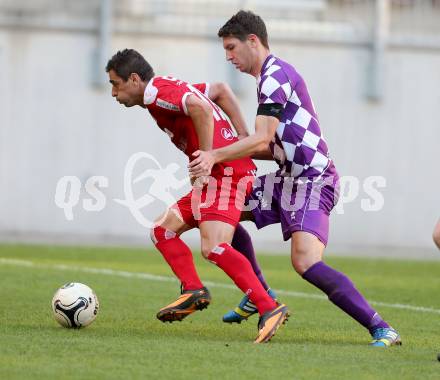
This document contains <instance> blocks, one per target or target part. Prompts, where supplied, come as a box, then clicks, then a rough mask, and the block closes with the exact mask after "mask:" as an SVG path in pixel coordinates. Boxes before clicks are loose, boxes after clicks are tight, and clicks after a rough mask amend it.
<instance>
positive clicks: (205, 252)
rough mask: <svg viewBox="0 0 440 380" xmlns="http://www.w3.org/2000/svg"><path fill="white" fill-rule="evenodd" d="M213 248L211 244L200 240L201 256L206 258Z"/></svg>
mask: <svg viewBox="0 0 440 380" xmlns="http://www.w3.org/2000/svg"><path fill="white" fill-rule="evenodd" d="M213 248H214V246H213V245H211V244H207V243H205V244H204V243H203V242H202V249H201V250H202V256H203V257H204V258H205V259H207V258H208V256H209V254H210V253H211V251H212V249H213Z"/></svg>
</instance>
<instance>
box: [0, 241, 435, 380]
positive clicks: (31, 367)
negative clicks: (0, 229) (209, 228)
mask: <svg viewBox="0 0 440 380" xmlns="http://www.w3.org/2000/svg"><path fill="white" fill-rule="evenodd" d="M259 258H260V263H261V264H262V267H263V270H264V273H265V275H266V278H267V279H268V280H269V282H270V284H271V286H272V287H273V288H275V289H280V290H284V291H285V292H283V291H281V292H280V293H281V297H280V298H281V299H282V301H283V302H285V303H287V304H288V305H289V307H290V309H291V311H292V312H293V315H292V317H291V318H290V320H289V322H288V323H287V324H286V325H285V326H283V327H282V328H281V329H280V330H279V331H278V333H277V335H276V336H275V337H274V338H273V339H272V341H271V342H270V343H268V344H264V345H254V344H253V343H252V341H253V339H254V338H255V336H256V333H257V329H256V323H257V317H255V316H254V317H252V318H251V319H250V320H249V321H247V322H246V323H242V324H241V325H225V324H224V323H223V322H222V321H221V317H222V315H223V313H224V312H225V311H227V310H228V309H229V308H230V307H232V306H235V304H236V303H237V302H238V301H239V299H240V298H241V294H240V292H239V291H238V290H235V289H232V288H230V287H228V286H230V284H231V281H230V280H229V279H228V278H227V277H226V275H224V274H223V273H222V272H221V271H220V269H218V268H216V267H215V266H214V265H212V264H210V263H208V262H205V261H203V260H202V259H200V258H199V257H196V262H197V266H198V268H199V273H200V275H201V277H202V279H203V280H204V281H206V282H208V281H209V282H211V286H210V289H211V293H212V296H213V302H212V304H211V305H210V307H209V308H208V309H207V310H204V311H201V312H196V313H194V314H193V315H191V316H189V317H188V318H186V319H185V320H184V321H183V322H181V323H179V322H175V323H173V324H163V323H161V322H159V321H158V320H156V318H155V314H156V312H157V310H158V309H159V308H160V307H162V306H164V305H165V304H167V303H168V302H171V301H172V300H174V299H175V298H176V296H177V295H178V290H179V284H178V283H177V282H175V281H172V280H171V276H172V274H171V271H170V270H169V268H168V267H167V266H166V265H165V263H164V262H163V260H162V257H161V256H160V254H158V253H156V252H155V251H150V250H141V249H122V248H121V249H116V248H115V249H111V248H73V247H69V248H66V247H45V246H23V245H1V246H0V378H1V379H8V380H10V379H55V378H57V379H63V380H64V379H157V378H161V379H239V378H246V379H278V378H283V379H341V378H342V379H356V380H358V379H399V380H400V379H439V378H440V362H438V361H437V358H436V357H437V353H439V352H440V330H439V327H440V295H439V293H440V280H439V278H440V262H422V261H419V262H417V261H399V260H385V259H381V260H368V259H361V258H357V259H356V258H353V259H349V258H329V259H328V260H327V262H328V263H329V264H330V265H333V266H334V267H335V268H336V269H339V270H341V271H343V272H345V273H346V274H348V275H349V276H350V277H351V279H352V280H353V281H354V282H355V284H356V285H357V287H358V288H359V289H360V290H361V291H362V292H363V293H364V294H365V296H366V297H367V298H368V299H369V300H372V301H375V302H377V303H376V304H375V305H376V307H377V310H378V312H379V313H380V314H381V315H382V316H383V317H384V318H385V319H386V320H388V321H389V322H390V323H391V324H392V325H393V326H394V327H395V328H397V329H398V330H399V332H400V333H401V335H402V339H403V346H401V347H392V348H390V349H377V348H371V347H368V342H369V338H370V337H369V335H368V333H367V332H366V331H365V330H364V329H363V328H362V327H360V326H359V325H358V324H357V323H356V322H354V321H353V320H351V319H350V318H349V317H348V316H346V315H345V314H343V313H342V312H341V311H340V310H339V309H337V308H336V307H335V306H333V304H331V303H330V302H328V301H327V300H325V299H324V298H320V297H316V295H320V294H321V293H320V292H319V291H318V290H316V289H315V288H313V287H312V286H311V285H309V284H308V283H306V282H305V281H304V280H302V279H301V278H300V277H299V276H298V275H297V274H295V273H294V271H293V270H292V268H291V266H290V262H289V258H288V257H286V256H264V255H261V256H259ZM105 269H107V271H105ZM139 273H146V274H150V275H155V276H148V275H142V274H139ZM73 281H76V282H83V283H85V284H87V285H89V286H90V287H92V288H93V289H94V290H95V292H96V293H97V295H98V297H99V301H100V304H101V308H100V311H99V313H98V317H97V319H96V321H95V322H94V323H93V324H92V325H91V326H89V327H87V328H85V329H80V330H69V329H65V328H62V327H61V326H59V325H58V324H57V323H56V322H55V320H54V319H53V317H52V312H51V308H50V301H51V299H52V296H53V294H54V292H55V291H56V289H57V288H58V287H59V286H61V285H63V284H64V283H66V282H73ZM289 292H291V293H289ZM294 292H297V293H294ZM411 306H419V307H421V308H420V309H418V308H411Z"/></svg>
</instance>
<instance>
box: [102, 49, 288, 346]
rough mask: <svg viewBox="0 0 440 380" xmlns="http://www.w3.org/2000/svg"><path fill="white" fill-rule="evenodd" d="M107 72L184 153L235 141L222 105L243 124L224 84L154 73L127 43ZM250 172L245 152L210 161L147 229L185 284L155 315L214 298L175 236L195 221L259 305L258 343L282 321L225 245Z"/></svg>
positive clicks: (171, 314) (166, 318) (119, 94)
mask: <svg viewBox="0 0 440 380" xmlns="http://www.w3.org/2000/svg"><path fill="white" fill-rule="evenodd" d="M106 71H107V72H108V74H109V79H110V83H111V84H112V96H113V97H115V98H116V100H117V101H118V102H119V103H121V104H123V105H125V106H126V107H132V106H135V105H138V106H141V107H143V108H146V109H147V110H148V111H149V112H150V114H151V115H152V117H153V118H154V119H155V120H156V123H157V125H158V126H159V127H160V128H161V129H162V130H163V131H164V132H166V133H167V134H168V136H169V137H170V139H171V142H172V143H173V144H175V145H176V147H178V148H179V149H180V150H182V151H183V152H184V153H185V154H186V155H187V156H188V157H191V155H192V154H193V153H194V152H195V151H197V150H199V149H205V150H209V149H211V148H221V147H224V146H227V145H229V144H231V143H233V142H235V141H238V138H237V137H236V136H235V134H234V132H233V130H232V124H231V122H230V121H229V120H228V119H227V117H226V116H225V114H224V112H223V109H224V111H225V112H226V114H227V115H230V120H231V121H232V122H233V123H234V124H235V126H236V128H237V130H238V131H239V130H240V127H239V126H240V125H244V124H245V123H244V121H243V120H240V118H241V117H242V116H241V115H240V114H237V112H234V111H233V109H234V107H238V102H237V101H236V100H235V99H233V98H232V102H231V101H230V99H231V96H229V97H228V99H226V102H223V101H222V98H221V97H220V96H218V89H222V88H223V87H222V86H221V85H219V84H216V85H214V86H212V89H210V88H209V85H208V84H206V83H202V84H195V85H191V84H189V83H187V82H184V81H182V80H179V79H176V78H172V77H168V76H165V77H163V76H155V74H154V72H153V69H152V68H151V66H150V65H149V63H148V62H147V61H146V60H145V59H144V57H143V56H142V55H141V54H139V53H138V52H137V51H135V50H132V49H125V50H123V51H119V52H118V53H116V54H115V55H114V56H113V57H112V58H111V59H110V60H109V62H108V64H107V67H106ZM215 91H217V94H216V93H215ZM209 98H211V99H213V100H214V101H216V102H217V104H219V105H221V106H223V109H221V108H220V107H219V106H218V105H217V104H215V103H214V102H213V101H211V100H210V99H209ZM254 172H255V165H254V163H253V162H252V160H251V159H250V158H249V157H242V158H239V159H234V160H227V161H224V162H222V163H220V164H216V165H214V166H213V167H212V171H211V173H210V174H211V175H210V177H209V178H208V180H209V182H208V183H207V184H206V183H199V184H198V186H194V187H193V189H192V190H191V191H190V192H189V194H187V195H186V196H184V197H183V198H181V199H180V200H179V201H178V202H177V203H176V204H175V205H173V206H172V207H171V208H170V209H169V210H167V212H166V213H165V215H163V217H161V218H160V221H159V222H157V224H156V225H155V227H154V228H152V230H151V239H152V241H153V243H154V244H155V246H156V248H157V249H158V250H159V251H160V252H161V254H162V255H163V257H164V259H165V260H166V262H167V263H168V264H169V266H170V267H171V269H172V270H173V272H174V274H175V275H176V277H177V278H178V279H179V280H180V282H181V284H182V288H181V295H180V297H179V298H178V299H177V300H176V301H174V302H172V303H171V304H169V305H167V306H165V307H163V308H162V309H160V311H159V312H158V313H157V318H158V319H159V320H161V321H163V322H173V321H181V320H182V319H183V318H185V317H186V316H188V315H189V314H191V313H193V312H194V311H196V310H201V309H204V308H206V307H207V306H208V305H209V303H210V301H211V296H210V294H209V291H208V289H206V287H204V285H203V283H202V281H201V280H200V278H199V276H198V273H197V271H196V268H195V266H194V262H193V257H192V253H191V251H190V249H189V247H188V246H187V245H186V244H185V243H184V242H183V240H181V239H180V235H181V234H182V233H183V232H185V231H187V230H189V229H192V228H199V229H200V237H201V250H202V254H203V256H204V257H205V258H206V259H208V260H209V261H211V262H212V263H214V264H215V265H217V266H218V267H219V268H221V269H222V270H223V271H224V272H225V273H226V274H227V275H228V276H229V277H230V278H231V279H232V280H233V281H234V283H235V284H236V285H237V286H238V288H240V289H241V290H242V291H243V292H245V293H246V294H247V295H248V296H249V298H250V299H251V300H252V302H253V303H255V304H256V305H257V307H258V311H259V313H260V319H259V322H258V334H257V337H256V339H255V343H263V342H267V341H269V340H270V339H271V338H272V336H273V335H274V334H275V332H276V331H277V329H278V328H279V327H280V326H281V325H282V324H283V323H284V322H285V321H286V319H287V317H288V309H287V307H286V305H283V304H279V303H277V302H276V301H275V300H274V299H273V298H272V297H271V296H270V295H269V294H268V292H267V290H266V289H265V288H264V287H263V285H262V284H261V282H260V280H259V278H258V277H257V274H256V273H255V271H254V270H253V268H252V265H251V263H250V262H249V260H247V259H246V257H245V256H244V255H243V254H242V253H240V252H239V251H237V250H236V249H234V248H233V247H232V246H231V245H230V243H231V240H232V237H233V235H234V231H235V227H236V226H237V224H238V222H239V220H240V214H241V210H242V206H243V204H244V201H245V197H246V195H247V194H249V193H250V191H251V190H252V182H253V180H254V178H255V177H254ZM199 182H202V181H199ZM196 185H197V184H196ZM208 198H210V200H209V201H208Z"/></svg>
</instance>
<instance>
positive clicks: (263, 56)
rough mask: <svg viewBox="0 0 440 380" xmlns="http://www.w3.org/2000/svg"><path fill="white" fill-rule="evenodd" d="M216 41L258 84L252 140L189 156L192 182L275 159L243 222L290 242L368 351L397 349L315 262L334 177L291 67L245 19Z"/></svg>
mask: <svg viewBox="0 0 440 380" xmlns="http://www.w3.org/2000/svg"><path fill="white" fill-rule="evenodd" d="M218 36H219V37H221V38H222V39H223V47H224V49H225V51H226V59H227V60H228V61H230V62H231V63H232V64H233V65H234V66H235V67H236V68H237V69H238V70H240V71H241V72H243V73H247V74H250V75H252V76H254V77H255V78H256V80H257V98H258V110H257V117H256V121H255V134H253V135H251V136H248V137H245V138H243V139H240V141H237V142H234V143H233V144H231V145H228V146H226V147H224V148H221V149H214V150H210V151H198V152H195V153H194V155H193V160H192V161H191V163H190V165H189V167H190V173H191V175H193V176H196V177H197V176H200V175H207V174H209V173H210V171H211V168H212V166H213V165H216V164H218V163H220V162H223V161H227V160H234V159H239V158H240V157H246V156H251V157H253V158H267V157H269V158H270V159H273V160H275V161H276V162H277V164H278V166H279V170H278V171H277V172H276V173H273V174H270V175H265V176H262V177H259V178H257V180H256V182H255V184H254V189H253V192H252V194H251V195H250V197H249V202H257V201H258V202H257V207H254V208H253V209H252V210H251V212H243V213H242V219H250V220H253V221H254V222H255V224H256V226H257V228H262V227H264V226H267V225H269V224H273V223H281V228H282V233H283V237H284V240H288V239H290V240H291V261H292V265H293V268H294V269H295V271H296V272H297V273H298V274H299V275H301V276H302V278H304V279H305V280H306V281H308V282H310V283H311V284H313V285H314V286H316V287H317V288H319V289H321V290H322V291H323V292H324V293H326V294H327V296H328V298H329V300H330V301H331V302H333V303H334V304H335V305H336V306H338V307H339V308H340V309H342V310H343V311H344V312H345V313H347V314H348V315H350V316H351V317H353V318H354V319H355V320H356V321H357V322H359V323H360V324H361V325H362V326H364V327H365V328H366V329H367V330H368V331H369V332H370V334H371V336H372V338H373V340H372V342H371V345H373V346H378V347H388V346H391V345H396V344H401V339H400V336H399V334H398V333H397V331H396V330H394V329H393V328H392V327H390V326H389V324H388V323H387V322H385V321H384V320H383V319H382V318H381V316H380V315H379V314H378V313H377V312H376V311H375V310H374V309H373V308H372V307H371V306H370V305H369V304H368V302H367V300H366V299H365V298H364V297H363V296H362V294H361V293H360V292H359V291H358V290H357V289H356V288H355V286H354V285H353V283H352V282H351V281H350V279H349V278H348V277H347V276H346V275H344V274H343V273H340V272H338V271H336V270H335V269H333V268H331V267H329V266H328V265H327V264H325V263H324V261H322V257H323V253H324V249H325V246H326V244H327V238H328V231H329V215H330V212H331V210H332V208H333V207H334V205H335V204H336V202H337V198H338V188H337V185H338V173H337V171H336V169H335V165H334V163H333V161H332V159H331V158H330V156H329V153H328V148H327V144H326V142H325V140H324V138H323V135H322V133H321V130H320V126H319V122H318V117H317V115H316V112H315V109H314V106H313V103H312V100H311V98H310V96H309V93H308V90H307V87H306V84H305V82H304V79H303V78H302V77H301V75H300V74H299V73H298V72H297V71H296V70H295V68H294V67H293V66H292V65H291V64H289V63H287V62H285V61H283V60H282V59H280V58H278V57H277V56H275V55H273V54H272V53H271V52H270V50H269V44H268V36H267V31H266V26H265V24H264V22H263V20H262V19H261V18H260V17H259V16H257V15H255V14H253V13H252V12H249V11H240V12H238V13H237V14H236V15H234V16H233V17H232V18H231V19H230V20H229V21H228V22H227V23H226V24H225V25H224V26H223V27H222V28H221V29H220V30H219V32H218ZM292 205H294V207H292ZM243 306H246V308H243ZM252 306H253V305H252V304H251V303H250V302H249V301H248V299H246V297H245V298H244V299H243V300H242V302H241V303H240V305H239V306H238V307H237V308H236V309H235V310H234V311H231V312H229V313H228V314H226V315H225V316H224V320H225V321H227V322H240V321H241V319H243V318H246V317H248V316H249V315H250V314H251V313H249V309H250V308H251V307H252Z"/></svg>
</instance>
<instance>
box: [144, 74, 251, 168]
mask: <svg viewBox="0 0 440 380" xmlns="http://www.w3.org/2000/svg"><path fill="white" fill-rule="evenodd" d="M208 89H209V86H208V84H206V83H201V84H195V85H190V84H189V83H186V82H184V81H182V80H179V79H176V78H171V77H155V78H153V79H151V80H150V81H149V82H148V85H147V87H146V88H145V93H144V104H145V105H146V106H147V109H148V111H149V112H150V114H151V116H152V117H153V118H154V119H155V120H156V122H157V125H158V126H159V127H160V129H162V130H163V131H164V132H165V133H166V134H168V136H169V137H170V139H171V141H172V142H173V143H174V145H176V146H177V148H179V149H180V150H181V151H183V152H184V153H185V154H186V155H187V156H188V157H189V159H190V160H192V158H193V157H192V156H191V155H192V153H194V152H195V151H196V150H198V149H199V141H198V138H197V133H196V130H195V128H194V124H193V121H192V119H191V117H190V116H189V115H188V110H187V108H186V104H185V101H186V98H187V97H188V96H189V95H195V96H197V97H198V98H200V99H201V100H203V101H205V102H207V103H208V104H210V105H211V107H212V113H213V118H214V135H213V141H212V148H213V149H216V148H221V147H224V146H227V145H230V144H232V143H234V142H235V141H238V138H237V137H236V134H235V131H234V129H233V128H232V126H231V124H230V122H229V120H228V119H227V117H226V115H225V114H224V113H223V110H222V109H221V108H220V107H218V106H217V105H216V104H215V103H213V102H212V101H211V100H210V99H209V98H208ZM225 167H232V168H233V170H234V175H239V176H242V175H246V174H247V173H248V172H249V171H251V170H255V169H256V167H255V165H254V163H253V161H252V160H251V159H250V158H249V157H244V158H241V159H238V160H234V161H229V162H222V163H220V164H217V165H214V167H213V168H212V174H213V175H215V174H219V175H223V168H225Z"/></svg>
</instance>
